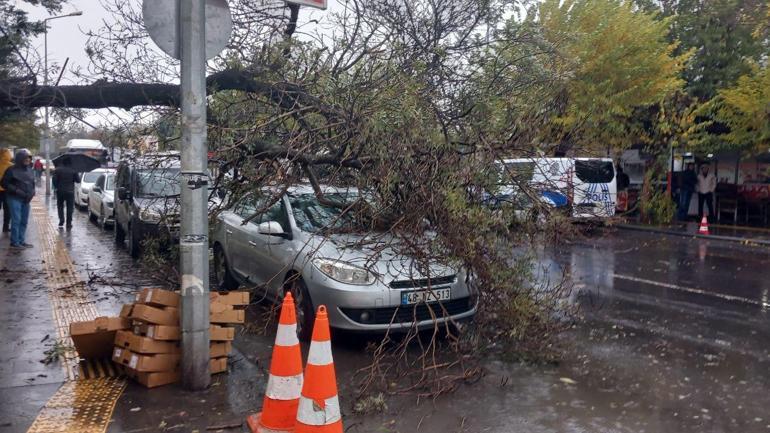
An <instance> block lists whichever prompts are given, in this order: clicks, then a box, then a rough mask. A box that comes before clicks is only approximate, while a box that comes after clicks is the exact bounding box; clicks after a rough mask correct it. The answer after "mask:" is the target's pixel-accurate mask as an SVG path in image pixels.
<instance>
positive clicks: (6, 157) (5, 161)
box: [0, 149, 13, 233]
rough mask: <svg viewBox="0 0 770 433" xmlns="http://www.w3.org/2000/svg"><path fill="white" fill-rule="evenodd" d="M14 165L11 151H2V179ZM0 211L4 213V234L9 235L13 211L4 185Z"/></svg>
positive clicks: (0, 161) (0, 171)
mask: <svg viewBox="0 0 770 433" xmlns="http://www.w3.org/2000/svg"><path fill="white" fill-rule="evenodd" d="M12 165H13V163H12V162H11V151H10V150H8V149H0V179H2V178H3V175H4V174H5V171H6V170H8V167H10V166H12ZM0 210H2V211H3V233H8V232H10V231H11V210H10V209H8V205H7V204H6V202H5V188H3V187H2V185H0Z"/></svg>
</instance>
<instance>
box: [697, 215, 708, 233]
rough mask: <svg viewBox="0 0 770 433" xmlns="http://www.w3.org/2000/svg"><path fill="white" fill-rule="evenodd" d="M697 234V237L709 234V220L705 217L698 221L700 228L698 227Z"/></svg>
mask: <svg viewBox="0 0 770 433" xmlns="http://www.w3.org/2000/svg"><path fill="white" fill-rule="evenodd" d="M698 234H699V235H707V234H709V220H708V218H706V215H703V219H702V220H700V226H699V227H698Z"/></svg>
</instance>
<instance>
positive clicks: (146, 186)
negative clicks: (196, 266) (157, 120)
mask: <svg viewBox="0 0 770 433" xmlns="http://www.w3.org/2000/svg"><path fill="white" fill-rule="evenodd" d="M180 174H181V163H180V159H179V154H178V153H175V152H169V153H162V154H154V155H147V156H145V157H143V158H139V159H135V160H123V161H121V163H120V164H119V165H118V169H117V173H116V175H115V208H114V221H115V222H114V227H115V242H116V243H118V244H123V243H124V242H126V243H127V245H128V251H129V253H130V254H131V256H132V257H134V258H137V257H139V255H140V254H141V250H142V243H143V241H144V240H146V239H148V238H158V239H160V240H162V241H172V242H173V241H176V240H177V239H178V237H179V223H180V216H179V195H180V192H181V185H180V182H181V177H180ZM211 187H212V186H211V184H209V188H211ZM209 199H210V201H209V208H211V207H213V206H216V205H217V204H218V201H219V200H218V196H216V195H214V194H209Z"/></svg>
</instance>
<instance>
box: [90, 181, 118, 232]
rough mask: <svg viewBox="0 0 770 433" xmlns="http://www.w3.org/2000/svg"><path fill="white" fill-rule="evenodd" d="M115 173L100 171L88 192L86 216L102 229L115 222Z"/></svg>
mask: <svg viewBox="0 0 770 433" xmlns="http://www.w3.org/2000/svg"><path fill="white" fill-rule="evenodd" d="M114 209H115V173H102V174H100V175H99V178H98V179H96V183H94V185H93V186H92V187H91V190H90V191H89V192H88V217H89V218H90V219H91V220H92V221H96V222H97V224H99V227H101V228H102V229H104V228H106V227H107V226H108V225H113V224H114V223H115V211H114Z"/></svg>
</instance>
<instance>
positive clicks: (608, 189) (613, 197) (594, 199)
mask: <svg viewBox="0 0 770 433" xmlns="http://www.w3.org/2000/svg"><path fill="white" fill-rule="evenodd" d="M497 164H498V166H499V168H500V170H501V172H502V174H501V178H502V179H505V178H506V177H508V178H510V177H511V176H516V177H519V176H524V177H528V178H531V180H530V185H531V186H532V188H533V189H535V190H536V191H539V192H540V194H541V196H542V197H541V200H542V201H543V202H544V203H545V204H549V205H551V206H553V207H557V208H561V207H563V206H567V205H569V206H571V210H570V215H571V216H572V217H573V218H579V219H591V218H609V217H612V216H614V215H615V205H616V203H617V184H616V180H615V166H614V164H613V162H612V159H610V158H545V157H535V158H516V159H505V160H502V161H499V162H498V163H497ZM503 183H504V182H503ZM512 188H513V187H512V186H511V187H503V188H501V190H502V191H503V192H507V193H508V194H511V193H512V192H513V191H512ZM508 190H511V191H508Z"/></svg>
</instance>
